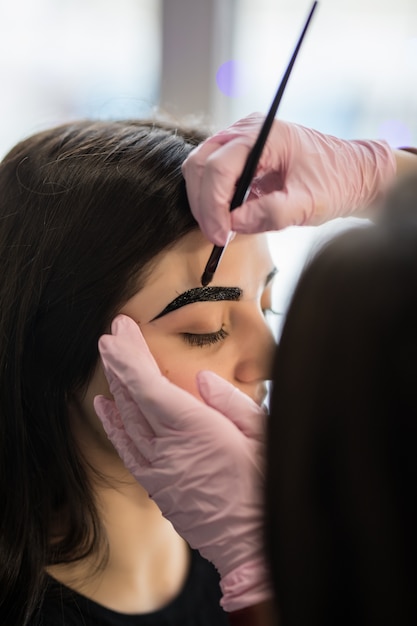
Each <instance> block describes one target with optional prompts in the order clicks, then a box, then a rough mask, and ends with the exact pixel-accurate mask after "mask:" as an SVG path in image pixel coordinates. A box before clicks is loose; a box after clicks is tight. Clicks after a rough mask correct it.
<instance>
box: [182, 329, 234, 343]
mask: <svg viewBox="0 0 417 626" xmlns="http://www.w3.org/2000/svg"><path fill="white" fill-rule="evenodd" d="M228 335H229V333H228V332H226V331H225V330H224V328H220V330H218V331H216V332H215V333H201V334H195V333H182V336H183V338H184V341H186V342H187V343H188V344H189V345H190V346H198V347H199V348H204V346H210V345H212V344H215V343H218V342H219V341H224V340H225V339H226V337H228Z"/></svg>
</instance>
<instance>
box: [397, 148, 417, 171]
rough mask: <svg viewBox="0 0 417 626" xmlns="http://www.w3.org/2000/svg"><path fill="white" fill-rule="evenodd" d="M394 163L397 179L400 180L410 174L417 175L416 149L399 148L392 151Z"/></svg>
mask: <svg viewBox="0 0 417 626" xmlns="http://www.w3.org/2000/svg"><path fill="white" fill-rule="evenodd" d="M394 157H395V162H396V165H397V178H401V177H402V176H404V175H406V174H411V172H416V174H417V148H408V147H407V148H401V149H399V150H394Z"/></svg>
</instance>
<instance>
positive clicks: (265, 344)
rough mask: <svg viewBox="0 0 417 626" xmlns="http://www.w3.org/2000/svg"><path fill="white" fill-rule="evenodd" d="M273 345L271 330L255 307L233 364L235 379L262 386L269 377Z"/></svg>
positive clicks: (245, 383) (274, 345) (273, 350)
mask: <svg viewBox="0 0 417 626" xmlns="http://www.w3.org/2000/svg"><path fill="white" fill-rule="evenodd" d="M247 321H249V320H247ZM275 347H276V343H275V339H274V335H273V332H272V330H271V328H270V326H269V325H268V324H267V322H266V320H265V317H264V316H263V314H262V312H261V311H259V309H257V310H256V311H254V312H253V315H252V319H251V322H250V323H247V324H246V328H245V331H244V333H243V336H242V342H241V346H240V357H239V359H238V361H237V362H236V365H235V378H236V381H237V382H238V383H240V384H241V385H253V384H254V383H257V384H258V385H262V388H264V387H263V383H264V381H265V380H268V379H269V378H270V372H271V364H272V358H273V355H274V352H275ZM259 393H260V392H258V394H256V395H259ZM251 395H252V394H251Z"/></svg>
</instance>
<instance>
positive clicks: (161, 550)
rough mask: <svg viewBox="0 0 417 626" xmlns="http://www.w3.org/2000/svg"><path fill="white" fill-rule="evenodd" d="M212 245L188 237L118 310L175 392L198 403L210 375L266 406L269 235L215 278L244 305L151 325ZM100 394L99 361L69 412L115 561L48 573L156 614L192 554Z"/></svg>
mask: <svg viewBox="0 0 417 626" xmlns="http://www.w3.org/2000/svg"><path fill="white" fill-rule="evenodd" d="M211 248H212V244H211V243H210V242H208V241H207V240H206V239H205V238H204V237H203V236H202V234H201V233H200V232H199V231H195V232H192V233H190V234H188V235H186V236H185V237H183V238H182V240H181V241H180V242H179V243H178V244H176V245H175V246H174V247H173V248H172V249H171V250H169V251H168V252H164V253H162V254H161V255H160V256H159V257H157V258H156V260H155V263H154V265H153V269H152V271H151V272H150V276H149V278H148V280H147V281H146V283H145V286H144V287H143V288H142V289H141V290H140V291H139V292H138V293H137V294H136V295H134V296H133V297H132V298H131V299H130V300H128V302H127V303H126V304H125V305H124V306H123V307H121V309H120V311H119V312H120V313H123V314H125V315H128V316H129V317H131V318H132V319H134V320H135V321H136V323H138V324H139V325H140V328H141V330H142V332H143V335H144V337H145V339H146V341H147V343H148V345H149V348H150V350H151V352H152V354H153V356H154V358H155V359H156V361H157V363H158V365H159V367H160V369H161V371H162V372H163V374H164V375H165V376H167V378H169V379H170V380H171V381H172V382H174V383H176V384H177V385H178V386H180V387H182V388H183V389H186V390H187V391H189V392H191V393H192V394H193V395H195V396H197V397H199V394H198V391H197V387H196V383H195V376H196V374H197V372H199V371H200V370H202V369H210V370H212V371H215V372H216V373H217V374H219V375H220V376H222V377H223V378H225V379H227V380H228V381H229V382H231V383H233V384H234V385H235V386H237V387H238V388H239V389H240V390H241V391H243V392H244V393H246V394H247V395H249V396H250V397H251V398H252V399H253V400H255V401H256V402H258V403H259V404H261V403H262V402H263V400H264V399H265V395H266V387H265V382H264V381H265V379H266V378H268V373H269V364H270V357H272V354H273V349H274V340H273V335H272V332H271V330H270V328H269V327H268V325H267V323H266V320H265V317H264V312H263V310H264V309H268V308H270V306H271V301H270V300H271V287H272V280H271V278H270V277H271V272H272V271H273V269H274V265H273V262H272V260H271V257H270V254H269V251H268V248H267V244H266V236H265V235H263V234H262V235H251V236H238V237H236V238H235V240H234V241H233V242H232V243H231V244H230V246H229V247H228V249H227V252H226V253H225V255H224V257H223V259H222V262H221V264H220V265H219V268H218V271H217V272H216V276H215V280H214V281H213V283H214V284H213V286H222V287H237V288H239V289H241V290H242V295H241V297H240V298H239V299H238V300H236V299H232V300H221V301H209V302H207V301H199V302H193V303H191V304H187V305H186V306H182V307H180V308H178V309H176V310H174V311H172V312H170V313H166V314H165V315H163V316H162V317H160V318H159V319H156V320H155V319H154V318H155V316H157V315H158V314H159V313H160V312H161V311H163V310H164V309H165V307H166V306H167V305H168V304H169V303H170V302H171V301H173V300H174V299H175V298H177V297H178V296H179V295H180V294H182V293H184V292H185V291H187V290H189V289H193V288H196V287H198V286H200V282H199V279H200V276H201V268H202V267H204V264H205V262H206V260H207V258H208V255H209V254H210V251H211ZM268 280H269V282H268V285H266V282H267V281H268ZM220 331H221V332H220ZM185 333H188V335H186V336H185V335H184V334H185ZM213 333H214V334H213ZM189 334H192V335H193V337H192V338H190V337H189ZM201 334H203V335H204V339H203V340H204V341H207V336H208V335H210V339H209V340H208V341H209V343H208V344H207V345H199V344H200V343H201V337H200V338H199V337H197V338H195V337H194V335H201ZM213 338H215V339H213ZM190 341H191V343H190ZM98 394H103V395H106V396H108V397H111V396H110V392H109V390H108V386H107V382H106V380H105V377H104V373H103V371H102V368H101V365H100V363H99V364H98V366H97V369H96V371H95V374H94V376H93V378H92V380H91V382H90V385H89V386H88V389H87V392H86V393H85V395H84V396H82V397H80V398H79V399H78V400H77V402H76V403H74V405H73V406H72V407H71V414H72V424H73V430H74V433H75V436H76V438H77V441H78V442H79V446H80V448H81V451H82V453H83V454H84V456H85V457H86V459H87V461H88V463H89V464H90V465H91V466H92V467H94V468H95V469H97V470H99V472H101V473H102V474H104V475H105V477H106V479H107V484H105V483H103V481H97V487H96V493H97V498H98V502H99V505H100V507H101V508H102V510H103V518H104V523H105V528H106V533H107V536H108V540H109V548H110V551H109V560H108V563H107V565H106V566H105V567H104V568H103V569H101V570H100V571H98V572H97V571H96V572H95V573H94V567H95V566H96V565H97V561H96V560H89V559H86V560H84V562H81V563H76V564H74V565H63V566H58V567H53V568H50V570H49V571H50V573H51V574H52V575H53V576H54V577H55V578H57V579H58V580H60V581H61V582H64V583H65V584H67V585H68V586H70V587H72V588H73V589H75V590H77V591H79V592H81V593H83V594H84V595H86V596H87V597H90V598H92V599H94V600H95V601H97V602H99V603H101V604H103V605H104V606H107V607H109V608H112V609H113V610H117V611H120V612H132V613H134V612H145V611H153V610H156V609H158V608H160V607H161V606H163V605H164V604H166V603H167V602H169V601H170V600H172V599H173V598H174V597H175V596H176V595H177V594H178V592H179V591H180V589H181V587H182V585H183V584H184V580H185V578H186V576H187V572H188V563H189V553H188V547H187V546H186V544H185V543H184V542H183V540H182V539H181V538H180V537H179V535H177V534H176V533H175V531H174V530H173V528H172V526H171V524H170V523H169V522H167V521H166V520H165V519H164V518H163V517H162V516H161V513H160V511H159V509H158V508H157V507H156V505H155V504H154V503H153V501H151V500H150V499H149V497H148V495H147V493H146V491H145V490H144V489H143V488H142V487H141V486H140V485H139V484H138V483H137V482H136V481H135V480H134V479H133V477H132V476H131V475H130V474H129V472H128V471H127V470H126V469H125V467H124V466H123V464H122V462H121V460H120V459H119V457H118V455H117V453H116V451H115V449H114V448H113V446H112V444H111V443H110V441H109V440H108V439H107V436H106V434H105V432H104V430H103V428H102V425H101V422H100V420H99V418H98V417H97V416H96V414H95V412H94V408H93V399H94V397H95V396H96V395H98ZM115 487H116V488H115ZM79 581H83V582H82V583H80V582H79Z"/></svg>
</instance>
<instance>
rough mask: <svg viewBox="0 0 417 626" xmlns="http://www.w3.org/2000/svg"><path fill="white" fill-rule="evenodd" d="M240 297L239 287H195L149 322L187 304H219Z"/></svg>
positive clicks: (182, 294) (181, 295) (173, 301)
mask: <svg viewBox="0 0 417 626" xmlns="http://www.w3.org/2000/svg"><path fill="white" fill-rule="evenodd" d="M241 296H242V290H241V289H240V288H239V287H195V288H194V289H189V290H188V291H184V293H181V294H180V295H179V296H178V297H177V298H175V299H174V300H172V302H170V303H169V304H168V305H167V306H166V307H165V309H164V310H163V311H161V312H160V313H158V315H157V316H156V317H154V318H153V319H152V320H151V322H153V321H154V320H157V319H158V318H160V317H162V316H163V315H166V314H167V313H172V311H176V310H177V309H180V308H181V307H182V306H186V305H187V304H193V303H194V302H219V301H221V300H231V301H236V300H240V298H241Z"/></svg>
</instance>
